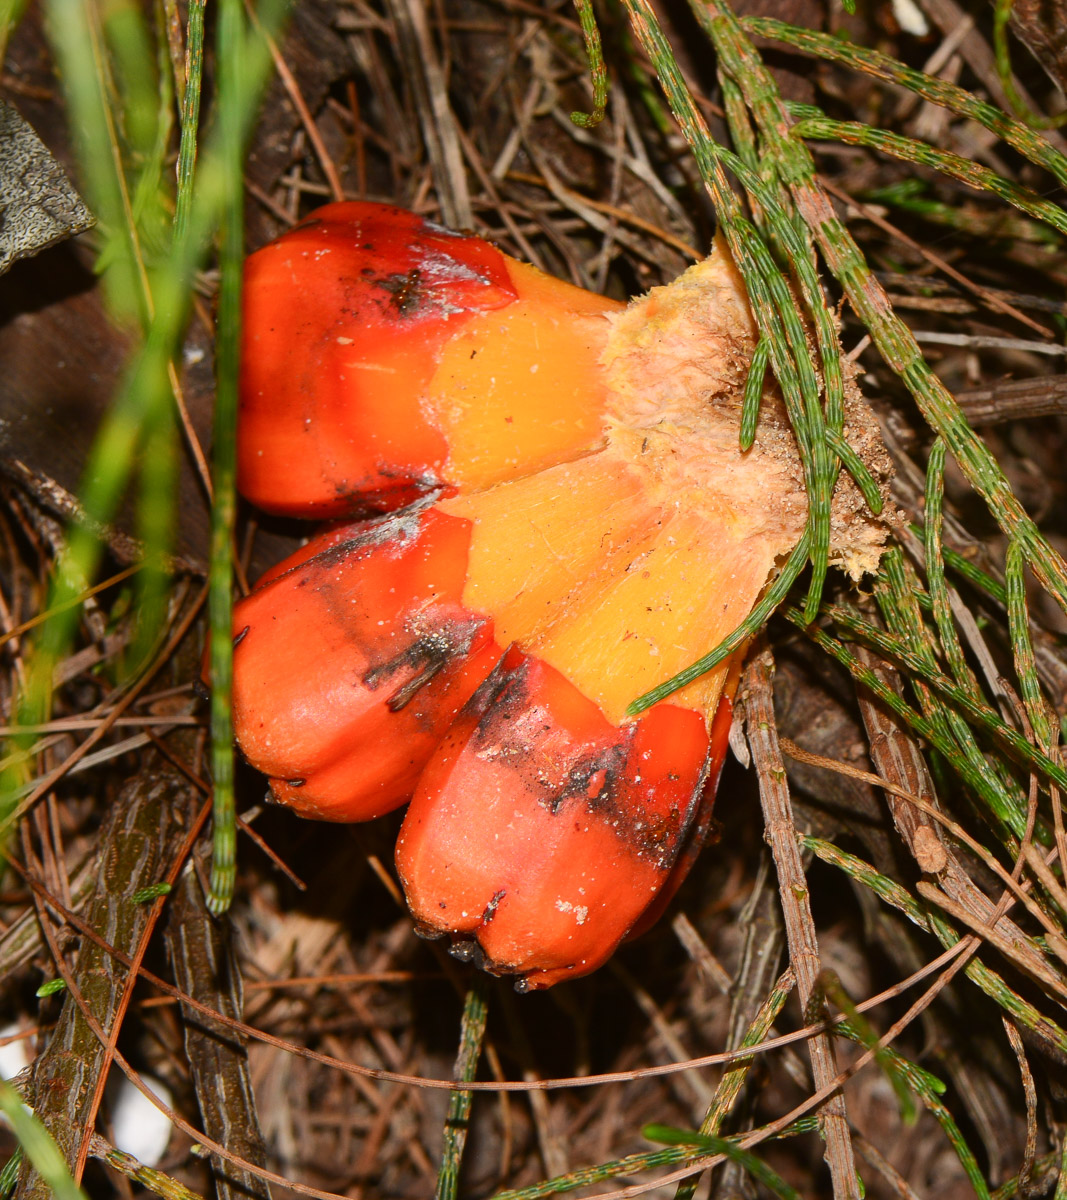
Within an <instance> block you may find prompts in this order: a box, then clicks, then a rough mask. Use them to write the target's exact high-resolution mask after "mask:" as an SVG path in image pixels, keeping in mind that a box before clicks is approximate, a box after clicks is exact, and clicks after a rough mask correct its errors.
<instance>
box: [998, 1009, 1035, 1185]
mask: <svg viewBox="0 0 1067 1200" xmlns="http://www.w3.org/2000/svg"><path fill="white" fill-rule="evenodd" d="M1002 1019H1003V1021H1004V1032H1005V1033H1006V1034H1007V1035H1008V1041H1009V1042H1010V1043H1011V1048H1012V1050H1013V1051H1014V1053H1015V1058H1016V1060H1017V1061H1018V1063H1019V1076H1020V1078H1021V1080H1022V1085H1023V1097H1024V1099H1025V1101H1026V1149H1025V1151H1024V1152H1023V1165H1022V1169H1021V1170H1020V1171H1019V1190H1020V1191H1021V1192H1022V1194H1023V1195H1024V1196H1029V1195H1032V1194H1033V1189H1032V1184H1033V1174H1034V1160H1035V1159H1036V1158H1037V1088H1036V1087H1035V1085H1034V1076H1033V1073H1032V1072H1031V1070H1030V1064H1029V1063H1028V1062H1027V1061H1026V1047H1025V1046H1024V1045H1023V1039H1022V1035H1021V1034H1020V1033H1019V1030H1018V1029H1017V1028H1016V1026H1015V1025H1014V1023H1013V1022H1011V1021H1009V1020H1008V1018H1007V1017H1003V1018H1002Z"/></svg>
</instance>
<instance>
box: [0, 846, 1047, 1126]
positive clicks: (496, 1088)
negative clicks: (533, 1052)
mask: <svg viewBox="0 0 1067 1200" xmlns="http://www.w3.org/2000/svg"><path fill="white" fill-rule="evenodd" d="M11 865H12V866H16V867H17V864H15V863H11ZM25 880H26V882H27V883H28V884H29V886H30V887H31V888H33V890H34V892H35V893H37V895H38V896H40V897H41V899H42V902H43V903H45V904H47V905H48V906H49V907H50V908H51V909H54V910H55V912H57V913H58V914H59V915H60V916H61V917H62V918H63V919H64V920H65V921H66V922H67V924H68V925H70V926H71V928H72V929H75V930H76V931H77V932H78V933H80V934H82V935H83V936H84V937H86V938H88V939H89V941H91V942H93V943H94V945H97V946H99V947H100V948H101V949H102V950H103V951H104V952H105V953H106V954H108V955H110V956H111V957H112V958H114V959H115V961H116V962H119V963H121V964H122V965H123V966H127V967H128V966H129V965H130V963H131V962H132V958H131V956H130V955H128V954H125V953H123V952H122V951H120V950H117V949H116V948H115V947H114V946H111V945H110V944H109V943H108V942H106V941H105V940H104V939H103V938H102V937H101V936H100V935H99V934H98V933H97V932H96V930H95V929H93V928H92V926H91V925H89V924H88V923H87V922H86V921H84V920H83V919H82V918H81V917H79V916H78V914H77V913H75V912H72V911H71V910H70V909H67V908H64V907H63V905H62V904H61V903H59V902H58V901H57V900H56V899H55V897H53V896H50V895H48V893H47V890H46V889H45V888H44V887H43V885H42V884H41V883H40V882H39V881H38V880H36V879H34V878H33V877H32V876H25ZM977 945H978V939H977V938H969V939H968V941H967V944H966V945H964V944H962V943H955V944H953V945H952V946H950V947H949V948H948V949H946V950H944V951H942V953H941V954H940V955H938V957H937V958H935V959H933V960H932V961H931V962H929V963H927V964H926V965H925V966H923V967H921V968H919V970H917V971H915V972H913V973H912V974H911V975H909V976H908V977H907V978H906V979H903V980H901V981H900V982H899V983H897V984H895V985H894V986H893V987H891V988H889V989H887V990H886V991H884V992H880V993H878V995H876V996H871V997H869V998H868V999H866V1000H863V1001H861V1002H860V1003H859V1004H857V1005H856V1006H855V1008H856V1011H857V1012H869V1011H870V1010H871V1009H873V1008H877V1007H878V1005H880V1004H883V1003H885V1002H886V1001H887V1000H890V999H894V998H896V997H897V996H899V995H901V994H902V993H903V992H905V991H906V990H907V989H908V988H910V987H912V986H913V985H914V984H916V983H919V982H920V981H921V980H923V979H925V978H927V977H928V976H929V975H932V974H934V973H935V972H936V971H938V970H940V969H941V968H942V967H943V966H944V965H945V964H946V963H950V962H952V961H953V960H954V959H955V958H957V957H958V956H959V955H960V954H962V953H964V952H965V951H967V952H970V951H971V950H972V949H973V948H974V947H976V946H977ZM139 975H140V977H141V978H142V979H144V980H145V981H146V982H147V983H150V984H151V985H152V986H153V987H154V988H156V989H157V990H158V991H159V992H160V993H162V995H164V996H167V997H170V998H171V999H173V1000H177V1001H179V1002H180V1003H181V1004H185V1005H188V1006H189V1007H190V1008H191V1009H192V1010H193V1011H194V1012H200V1013H203V1014H204V1015H205V1016H207V1017H209V1018H211V1019H212V1020H215V1021H218V1022H219V1023H220V1024H222V1025H225V1026H226V1027H227V1028H228V1029H232V1030H234V1031H235V1032H236V1033H239V1034H242V1035H244V1036H245V1037H248V1038H251V1039H254V1040H255V1041H257V1042H262V1043H263V1044H264V1045H266V1046H273V1047H275V1048H276V1049H278V1050H284V1051H285V1052H286V1053H287V1054H293V1055H295V1056H296V1057H298V1058H303V1059H306V1060H307V1061H309V1062H317V1063H320V1064H322V1065H323V1066H326V1067H332V1068H333V1069H335V1070H338V1071H342V1072H344V1073H345V1074H348V1075H355V1076H360V1077H362V1078H364V1079H375V1080H380V1081H383V1082H388V1083H402V1084H407V1085H409V1086H413V1087H420V1088H427V1089H431V1090H434V1091H454V1090H455V1089H456V1087H457V1086H458V1085H457V1084H456V1082H455V1081H454V1080H451V1079H433V1078H425V1077H420V1076H416V1075H404V1074H401V1073H400V1072H398V1071H391V1070H384V1069H382V1068H378V1067H364V1066H360V1065H358V1064H356V1063H351V1062H346V1061H345V1060H344V1059H341V1058H337V1057H335V1056H334V1055H331V1054H325V1053H322V1052H320V1051H316V1050H310V1049H308V1048H307V1047H306V1046H301V1045H298V1044H297V1043H295V1042H291V1041H287V1040H286V1039H285V1038H281V1037H276V1036H275V1035H274V1034H270V1033H267V1032H266V1031H265V1030H263V1029H257V1028H256V1027H255V1026H254V1025H249V1024H247V1023H246V1022H244V1021H238V1020H235V1019H232V1018H230V1017H227V1016H225V1015H224V1014H222V1013H220V1012H218V1011H216V1010H215V1009H212V1008H211V1007H209V1006H208V1005H206V1004H202V1003H201V1002H200V1001H199V1000H197V999H196V998H195V997H194V996H190V995H189V994H188V993H186V992H183V991H182V990H181V989H180V988H177V987H175V986H174V985H173V984H171V983H168V982H167V981H166V980H165V979H162V978H160V976H158V975H156V974H155V973H154V972H152V971H150V970H148V969H147V968H146V967H144V966H142V967H141V968H140V971H139ZM924 1007H925V1006H924ZM1034 1016H1035V1025H1034V1028H1035V1029H1036V1030H1037V1031H1038V1033H1040V1034H1042V1036H1043V1037H1044V1038H1045V1040H1046V1041H1047V1042H1049V1044H1050V1045H1053V1046H1056V1047H1059V1046H1061V1045H1063V1046H1065V1047H1067V1042H1061V1041H1060V1040H1058V1039H1057V1037H1056V1033H1055V1030H1052V1031H1050V1032H1049V1031H1045V1028H1044V1026H1042V1024H1041V1022H1040V1019H1039V1014H1036V1013H1035V1014H1034ZM840 1019H843V1018H840ZM822 1028H823V1024H822V1023H820V1024H812V1025H807V1026H804V1027H803V1028H801V1029H798V1030H796V1031H795V1032H793V1033H786V1034H780V1035H778V1036H777V1037H772V1038H768V1039H767V1040H766V1041H764V1042H762V1043H760V1044H759V1045H758V1046H753V1047H749V1048H746V1049H744V1050H740V1049H739V1050H729V1051H726V1052H723V1053H717V1054H705V1055H702V1056H701V1057H700V1058H695V1059H692V1060H689V1061H687V1062H682V1063H670V1064H669V1065H667V1066H655V1067H641V1068H638V1069H635V1070H629V1071H609V1072H602V1073H599V1074H596V1075H583V1076H569V1077H564V1078H554V1079H530V1080H524V1081H521V1082H520V1081H517V1080H504V1081H494V1082H488V1081H483V1080H476V1081H474V1082H472V1083H468V1084H464V1085H463V1090H464V1091H491V1092H530V1091H556V1090H560V1089H564V1088H585V1087H594V1086H597V1085H600V1084H607V1083H632V1082H633V1081H634V1080H635V1079H652V1078H657V1077H659V1076H662V1075H671V1074H675V1073H676V1072H678V1071H684V1070H688V1069H690V1068H700V1067H710V1066H725V1065H728V1064H730V1063H734V1062H737V1061H739V1060H740V1059H744V1058H748V1057H750V1056H751V1055H754V1054H766V1053H768V1052H770V1051H771V1050H777V1049H779V1048H781V1047H783V1046H791V1045H793V1044H794V1043H796V1042H801V1041H805V1040H807V1039H808V1038H810V1037H812V1036H813V1035H814V1034H816V1033H818V1032H819V1031H820V1030H821V1029H822ZM104 1040H106V1039H104ZM889 1040H892V1039H891V1038H890V1039H889ZM885 1044H887V1045H888V1041H886V1042H885ZM119 1058H120V1056H119V1055H118V1054H116V1062H118V1061H119ZM864 1061H867V1060H866V1059H865V1060H864ZM120 1065H121V1063H120ZM796 1115H798V1114H796V1113H794V1114H793V1116H796ZM791 1119H792V1117H790V1120H791ZM785 1124H788V1121H787V1122H785ZM784 1127H785V1125H784V1124H783V1125H782V1126H781V1128H784ZM776 1128H777V1126H776ZM757 1140H758V1139H757ZM753 1144H754V1143H753Z"/></svg>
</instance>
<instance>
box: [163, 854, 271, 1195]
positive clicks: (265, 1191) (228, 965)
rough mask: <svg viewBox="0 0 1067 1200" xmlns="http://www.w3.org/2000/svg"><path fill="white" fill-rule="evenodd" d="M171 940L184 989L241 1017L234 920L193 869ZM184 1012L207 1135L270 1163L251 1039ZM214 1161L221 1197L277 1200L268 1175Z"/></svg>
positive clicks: (174, 909)
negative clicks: (210, 906)
mask: <svg viewBox="0 0 1067 1200" xmlns="http://www.w3.org/2000/svg"><path fill="white" fill-rule="evenodd" d="M166 943H167V950H168V951H169V953H170V960H171V965H172V967H173V970H174V981H175V983H176V984H177V985H178V987H179V988H181V990H182V991H183V992H185V993H187V994H188V995H190V996H193V997H195V998H196V999H197V1000H199V1001H200V1002H201V1003H202V1004H207V1005H209V1006H210V1007H211V1008H214V1009H217V1010H218V1011H219V1012H221V1013H223V1014H224V1015H225V1016H227V1017H230V1018H232V1019H233V1020H242V1019H243V1014H244V996H243V991H242V986H241V972H240V967H239V965H238V962H237V956H236V954H235V953H234V947H233V940H232V937H231V926H230V923H229V921H228V920H226V919H225V918H222V919H221V920H216V919H215V918H213V917H212V916H211V914H210V913H209V912H208V911H207V907H206V905H205V903H204V893H203V888H202V887H201V885H200V879H199V877H198V875H197V873H196V871H195V870H193V869H191V868H190V869H187V870H186V871H185V872H184V874H183V875H182V878H181V880H180V881H179V883H178V885H177V887H176V888H175V889H174V893H173V895H172V897H171V902H170V913H169V920H168V923H167V930H166ZM181 1011H182V1022H183V1024H184V1026H185V1051H186V1055H187V1057H188V1059H189V1066H190V1068H191V1070H192V1074H193V1085H194V1087H195V1088H196V1097H197V1102H198V1103H199V1105H200V1117H201V1121H202V1123H203V1129H204V1132H205V1133H206V1134H207V1136H208V1137H209V1138H211V1139H212V1140H213V1141H215V1142H218V1143H219V1144H220V1145H222V1146H225V1147H226V1149H227V1150H231V1151H232V1152H233V1153H234V1154H235V1155H237V1156H238V1157H240V1158H243V1159H245V1160H246V1161H247V1162H251V1163H255V1164H256V1165H257V1166H266V1150H265V1147H264V1145H263V1135H262V1133H261V1131H260V1127H259V1117H258V1115H257V1112H256V1099H255V1095H254V1093H253V1091H252V1080H251V1076H250V1073H249V1069H248V1052H247V1050H246V1049H245V1046H244V1043H243V1042H242V1041H241V1040H240V1038H239V1036H238V1035H237V1034H236V1033H235V1031H234V1030H233V1029H231V1028H229V1027H227V1026H226V1025H222V1024H220V1023H219V1022H216V1021H212V1020H211V1018H210V1017H208V1016H206V1015H205V1014H204V1013H202V1012H198V1011H197V1010H195V1009H192V1008H190V1007H189V1006H188V1005H185V1004H183V1005H182V1009H181ZM211 1166H212V1170H213V1172H214V1176H215V1189H216V1194H217V1196H218V1200H240V1198H241V1197H245V1198H249V1197H251V1198H261V1200H270V1186H269V1185H268V1184H267V1182H266V1181H265V1180H263V1179H260V1178H259V1177H258V1176H256V1175H253V1174H251V1173H250V1172H248V1171H245V1170H242V1169H239V1168H238V1167H236V1166H234V1165H232V1164H231V1163H227V1162H225V1161H223V1160H221V1159H217V1158H215V1157H213V1158H212V1160H211Z"/></svg>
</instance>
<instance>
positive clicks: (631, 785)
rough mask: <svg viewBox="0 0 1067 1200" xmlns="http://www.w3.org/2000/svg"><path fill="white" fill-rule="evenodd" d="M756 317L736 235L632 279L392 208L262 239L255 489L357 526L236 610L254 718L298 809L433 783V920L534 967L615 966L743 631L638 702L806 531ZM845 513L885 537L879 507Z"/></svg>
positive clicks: (866, 540)
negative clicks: (760, 371) (656, 281)
mask: <svg viewBox="0 0 1067 1200" xmlns="http://www.w3.org/2000/svg"><path fill="white" fill-rule="evenodd" d="M754 337H755V330H754V326H753V322H752V318H751V315H750V312H749V309H748V305H747V301H746V298H745V292H744V288H743V286H742V284H741V282H740V280H739V277H738V275H737V273H736V271H735V269H734V267H733V265H732V263H731V262H730V260H729V258H728V256H727V255H726V254H725V252H724V251H723V250H722V249H721V248H718V247H717V248H716V250H715V251H714V252H713V253H712V255H711V256H710V257H709V258H708V259H706V260H705V261H703V262H701V263H698V264H697V265H696V266H694V267H692V268H690V269H689V270H688V271H687V272H685V274H683V275H682V276H681V277H680V278H679V279H678V280H676V281H675V282H674V283H672V284H671V285H669V286H668V287H662V288H655V289H653V290H652V291H651V292H650V293H649V294H647V295H646V296H643V297H641V298H639V299H637V300H635V301H633V302H632V303H631V304H629V305H628V306H627V305H623V304H620V303H617V302H614V301H611V300H607V299H605V298H603V297H600V296H596V295H593V294H591V293H588V292H585V291H582V290H581V289H579V288H575V287H573V286H571V285H569V284H567V283H564V282H562V281H560V280H558V279H553V278H551V277H550V276H547V275H544V274H543V273H541V272H540V271H537V270H535V269H534V268H533V267H530V266H526V265H524V264H522V263H520V262H517V261H515V260H514V259H511V258H509V257H507V256H506V255H504V254H503V253H501V252H500V251H498V250H497V249H495V248H494V247H493V246H491V245H490V244H489V243H487V242H485V241H483V240H481V239H479V238H476V237H470V236H464V235H459V234H456V233H452V232H450V231H448V230H446V229H442V228H440V227H439V226H437V225H434V224H432V223H430V222H428V221H425V220H423V219H422V218H419V217H417V216H414V215H413V214H411V213H407V212H404V211H402V210H399V209H394V208H387V207H383V206H380V205H376V204H365V203H352V204H333V205H329V206H327V207H325V208H322V209H319V210H318V211H317V212H315V213H313V214H312V215H311V216H310V217H308V218H307V219H306V220H304V221H303V222H301V223H300V224H299V225H297V226H295V227H294V228H293V229H292V230H290V231H289V232H288V233H287V234H285V235H284V236H282V237H280V238H279V239H277V241H275V242H272V243H271V244H270V245H268V246H266V247H264V248H263V249H262V250H260V251H258V252H257V253H255V254H253V255H252V256H251V257H250V258H249V259H248V262H247V266H246V273H245V299H244V332H243V339H244V340H243V364H242V379H241V410H240V424H239V429H238V437H239V449H238V455H239V464H238V471H239V482H240V486H241V489H242V491H243V493H244V494H245V496H247V497H248V498H249V499H250V500H252V501H253V502H254V503H255V504H257V505H259V506H261V507H262V508H264V509H267V510H268V511H271V512H275V513H282V514H286V515H289V516H299V517H306V518H309V519H313V518H333V519H335V520H336V519H338V518H340V519H342V520H343V521H345V522H347V523H343V524H334V525H332V526H331V527H329V528H327V529H326V530H325V531H324V532H322V533H320V534H318V535H317V536H316V537H314V538H313V539H312V540H311V541H310V542H309V543H308V544H307V545H306V546H305V547H303V548H302V549H301V550H299V551H298V552H297V553H296V554H294V555H293V556H292V557H291V558H290V559H288V560H286V562H284V563H282V564H280V565H279V566H278V567H276V568H275V569H274V570H273V571H271V572H269V573H268V576H267V577H265V579H264V580H263V581H262V582H261V583H260V585H259V586H257V588H256V589H255V590H254V591H253V592H252V593H251V595H249V596H248V597H247V598H245V599H244V600H243V601H241V602H240V603H239V604H238V606H237V608H236V611H235V616H234V634H235V643H236V648H235V659H234V716H235V724H236V732H237V740H238V743H239V745H240V747H241V749H242V751H243V752H244V754H245V755H246V757H247V758H248V760H249V761H250V762H251V763H252V765H253V766H255V767H257V768H259V769H260V770H262V771H263V772H264V773H265V774H267V775H268V776H269V777H270V782H271V790H272V792H273V795H274V797H275V798H276V799H277V800H279V801H280V802H282V803H284V804H287V805H289V806H290V807H292V808H293V809H294V810H295V811H296V812H298V813H300V814H301V815H304V816H309V817H319V818H323V819H327V820H334V821H362V820H368V819H371V818H373V817H376V816H379V815H381V814H382V813H385V812H387V811H389V810H391V809H393V808H396V807H398V806H399V805H401V804H403V803H404V802H405V801H406V800H407V799H408V798H409V797H410V798H411V803H410V807H409V809H408V812H407V814H406V816H405V819H404V822H403V826H402V828H401V831H400V835H399V838H398V841H397V869H398V872H399V875H400V879H401V881H402V883H403V886H404V891H405V894H406V897H407V901H408V904H409V906H410V908H411V911H412V913H413V915H414V917H415V920H416V922H417V926H418V928H419V930H420V931H421V932H423V933H427V934H430V935H439V934H447V935H449V936H450V937H451V938H452V940H453V946H454V950H455V952H456V953H457V954H458V955H459V956H461V957H467V958H472V959H474V960H475V961H477V962H479V963H480V964H481V965H483V966H484V967H486V968H487V969H489V970H491V971H494V972H498V973H513V974H516V975H518V976H519V977H520V978H519V986H520V988H522V989H524V990H525V989H529V988H543V987H548V986H550V985H552V984H554V983H556V982H558V981H560V980H562V979H566V978H572V977H575V976H578V975H581V974H584V973H586V972H588V971H591V970H593V969H594V968H595V967H597V966H599V965H600V964H601V963H603V962H604V961H605V960H606V959H607V958H608V957H609V956H610V955H611V953H612V952H613V951H614V949H615V948H616V946H617V945H618V944H619V942H620V941H621V940H622V939H623V938H624V937H626V936H627V934H629V933H631V932H633V931H634V930H635V929H636V928H638V927H644V926H645V925H647V924H648V923H649V921H650V919H651V918H652V916H653V914H655V913H658V911H659V910H660V909H661V908H662V907H663V906H664V904H665V903H666V899H667V898H668V897H669V895H670V894H671V893H672V892H673V890H674V889H675V888H676V887H677V886H678V884H679V883H680V882H681V879H682V877H683V876H684V874H685V871H686V870H688V868H689V866H690V865H691V863H692V861H693V858H694V857H695V854H696V852H697V850H698V849H699V846H700V843H701V842H702V841H703V839H704V838H705V836H706V834H707V831H708V827H709V823H710V817H709V814H710V807H711V802H712V799H713V795H714V790H715V785H716V782H717V779H718V775H719V770H720V768H721V765H722V761H723V758H724V755H725V753H726V746H727V735H728V732H729V725H730V710H731V699H732V696H733V691H734V687H735V683H736V678H737V673H738V661H737V658H736V656H735V658H734V659H733V660H729V661H726V662H724V663H722V664H721V665H720V666H719V667H718V668H717V669H715V670H713V671H711V672H709V673H708V674H706V675H704V676H702V677H700V678H698V679H697V680H696V681H694V682H693V683H690V684H689V685H688V686H686V687H684V688H683V689H681V690H679V691H677V692H675V693H674V694H673V695H671V696H669V697H668V698H667V699H666V700H662V701H660V702H659V703H658V704H656V705H654V706H653V707H652V708H650V709H649V710H647V711H646V712H644V713H643V714H641V715H640V716H637V717H632V716H628V715H627V708H628V705H629V704H630V702H631V701H632V700H633V699H634V698H635V697H636V696H638V695H639V694H641V693H643V692H645V691H647V690H649V689H650V688H652V687H654V686H655V685H657V684H659V683H662V682H663V681H665V680H667V679H670V678H671V677H672V676H673V675H675V674H676V673H677V672H678V671H679V670H681V669H682V668H684V667H686V666H688V665H689V664H690V663H691V662H693V661H694V660H695V659H696V658H698V657H700V656H701V655H702V654H704V653H706V652H707V651H708V650H709V649H711V648H712V647H713V646H715V645H716V644H717V643H718V642H719V641H720V640H721V639H722V638H723V637H724V636H725V635H726V634H728V633H729V632H731V630H733V629H734V628H735V627H736V626H737V625H738V624H739V623H740V622H741V621H742V620H743V619H744V618H745V617H746V616H747V615H748V614H749V612H750V611H751V609H752V606H753V605H754V604H755V602H756V601H757V600H758V598H759V597H760V595H761V593H762V592H763V590H764V589H765V587H766V586H767V584H768V581H769V580H770V579H771V578H773V576H774V574H775V571H776V568H777V566H778V565H780V563H781V562H782V560H783V559H784V557H785V556H787V555H788V554H789V552H790V551H791V550H792V549H793V547H794V546H795V545H796V543H797V541H798V539H799V538H800V536H801V533H802V531H803V528H804V523H805V519H806V514H807V506H806V500H805V493H804V488H803V483H802V471H801V468H800V463H799V458H798V455H797V450H796V445H795V442H794V440H793V436H792V433H791V432H790V429H789V426H788V423H787V422H786V420H785V417H784V414H783V412H782V409H781V406H780V404H779V403H778V402H777V401H776V399H775V397H774V395H773V393H772V392H770V391H768V394H767V395H765V396H764V399H763V404H762V410H761V418H760V428H759V433H758V436H757V439H756V443H755V445H754V447H753V448H752V449H751V450H749V451H747V452H745V453H742V452H741V450H740V448H739V438H738V431H739V420H740V407H741V397H742V390H743V385H744V380H745V377H746V373H747V368H748V363H749V360H750V358H751V354H752V350H753V345H754ZM869 420H870V419H869V417H868V416H867V415H866V411H865V410H864V409H863V408H862V405H861V404H860V402H859V401H858V400H856V399H855V397H852V398H851V399H850V401H849V421H850V422H852V423H853V425H856V426H858V427H860V428H862V429H863V430H865V431H869ZM852 508H853V509H854V508H856V506H855V505H853V506H852ZM844 526H848V529H847V531H845V530H844V528H843V527H844ZM835 531H836V532H837V533H838V534H840V535H841V536H839V537H838V541H839V542H840V543H841V546H840V547H838V556H839V557H841V558H844V557H845V555H846V551H845V550H844V549H842V547H844V545H845V540H846V532H847V540H848V549H847V554H848V555H850V556H851V557H850V562H851V563H852V565H853V566H855V565H856V563H857V562H858V561H859V562H861V563H862V565H863V566H869V565H870V564H871V562H873V561H874V560H875V559H876V556H877V549H878V546H879V545H880V540H881V534H880V531H879V530H878V529H877V528H876V527H874V526H873V525H871V524H869V523H866V522H863V521H858V522H857V521H856V520H851V521H842V522H838V523H837V525H836V526H835ZM857 546H859V549H858V550H857Z"/></svg>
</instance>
